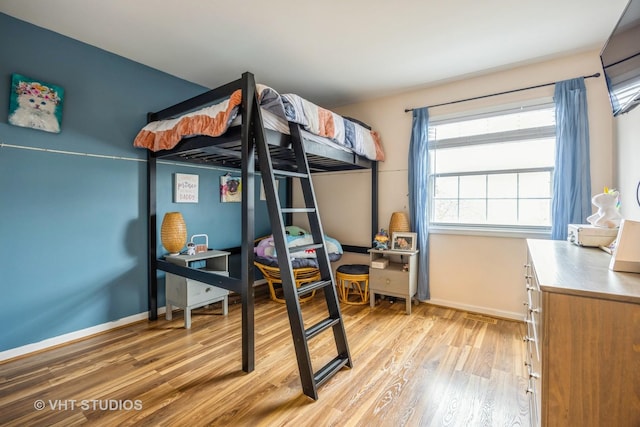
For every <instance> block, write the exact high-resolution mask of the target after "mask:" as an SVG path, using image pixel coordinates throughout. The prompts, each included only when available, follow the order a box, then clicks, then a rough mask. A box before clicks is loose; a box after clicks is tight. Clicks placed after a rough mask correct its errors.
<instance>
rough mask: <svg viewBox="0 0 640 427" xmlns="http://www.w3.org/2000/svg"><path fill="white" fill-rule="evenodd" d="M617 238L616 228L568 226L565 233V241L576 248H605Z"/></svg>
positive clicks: (584, 225)
mask: <svg viewBox="0 0 640 427" xmlns="http://www.w3.org/2000/svg"><path fill="white" fill-rule="evenodd" d="M617 236H618V229H617V228H604V227H596V226H595V225H591V224H569V227H568V232H567V240H568V241H569V242H571V243H573V244H574V245H578V246H591V247H598V246H607V245H609V244H610V243H611V242H613V241H614V240H615V239H616V237H617Z"/></svg>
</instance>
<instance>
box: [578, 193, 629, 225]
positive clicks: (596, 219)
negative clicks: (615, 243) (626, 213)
mask: <svg viewBox="0 0 640 427" xmlns="http://www.w3.org/2000/svg"><path fill="white" fill-rule="evenodd" d="M619 195H620V193H618V191H616V190H608V189H606V188H605V192H604V193H600V194H596V195H595V196H593V198H592V199H591V203H593V205H594V206H595V207H597V208H598V212H596V213H594V214H593V215H591V216H589V217H588V218H587V221H589V224H591V225H595V226H596V227H605V228H616V227H619V226H620V220H621V219H622V216H621V215H620V212H619V211H618V196H619Z"/></svg>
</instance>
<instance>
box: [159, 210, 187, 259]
mask: <svg viewBox="0 0 640 427" xmlns="http://www.w3.org/2000/svg"><path fill="white" fill-rule="evenodd" d="M160 240H161V241H162V246H164V248H165V249H166V250H168V251H169V254H171V255H178V254H179V253H180V251H181V250H182V248H184V245H185V244H186V243H187V224H186V223H185V222H184V218H183V217H182V214H181V213H180V212H167V213H166V214H165V215H164V218H163V219H162V225H161V227H160Z"/></svg>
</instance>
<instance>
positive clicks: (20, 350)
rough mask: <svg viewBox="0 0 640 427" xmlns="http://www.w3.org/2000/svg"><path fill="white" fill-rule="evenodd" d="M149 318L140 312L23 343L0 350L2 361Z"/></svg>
mask: <svg viewBox="0 0 640 427" xmlns="http://www.w3.org/2000/svg"><path fill="white" fill-rule="evenodd" d="M164 312H165V307H164V306H163V307H158V315H160V314H164ZM148 318H149V313H148V312H144V313H138V314H133V315H131V316H127V317H123V318H122V319H118V320H114V321H112V322H107V323H103V324H101V325H96V326H91V327H90V328H85V329H80V330H79V331H74V332H69V333H68V334H64V335H58V336H57V337H52V338H47V339H46V340H42V341H39V342H36V343H33V344H27V345H23V346H21V347H16V348H12V349H10V350H5V351H2V352H0V361H4V360H8V359H12V358H14V357H19V356H24V355H25V354H29V353H33V352H36V351H40V350H45V349H47V348H50V347H54V346H57V345H60V344H66V343H69V342H71V341H75V340H78V339H82V338H87V337H89V336H91V335H95V334H99V333H101V332H105V331H109V330H111V329H115V328H119V327H122V326H125V325H128V324H130V323H134V322H139V321H140V320H145V319H148Z"/></svg>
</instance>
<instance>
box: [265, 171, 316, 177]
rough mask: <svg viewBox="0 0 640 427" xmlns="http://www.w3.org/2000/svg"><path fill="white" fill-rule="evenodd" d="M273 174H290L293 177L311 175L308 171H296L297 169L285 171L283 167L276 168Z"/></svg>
mask: <svg viewBox="0 0 640 427" xmlns="http://www.w3.org/2000/svg"><path fill="white" fill-rule="evenodd" d="M273 174H274V175H278V176H290V177H293V178H309V175H308V174H306V173H303V172H295V171H285V170H282V169H274V170H273Z"/></svg>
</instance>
